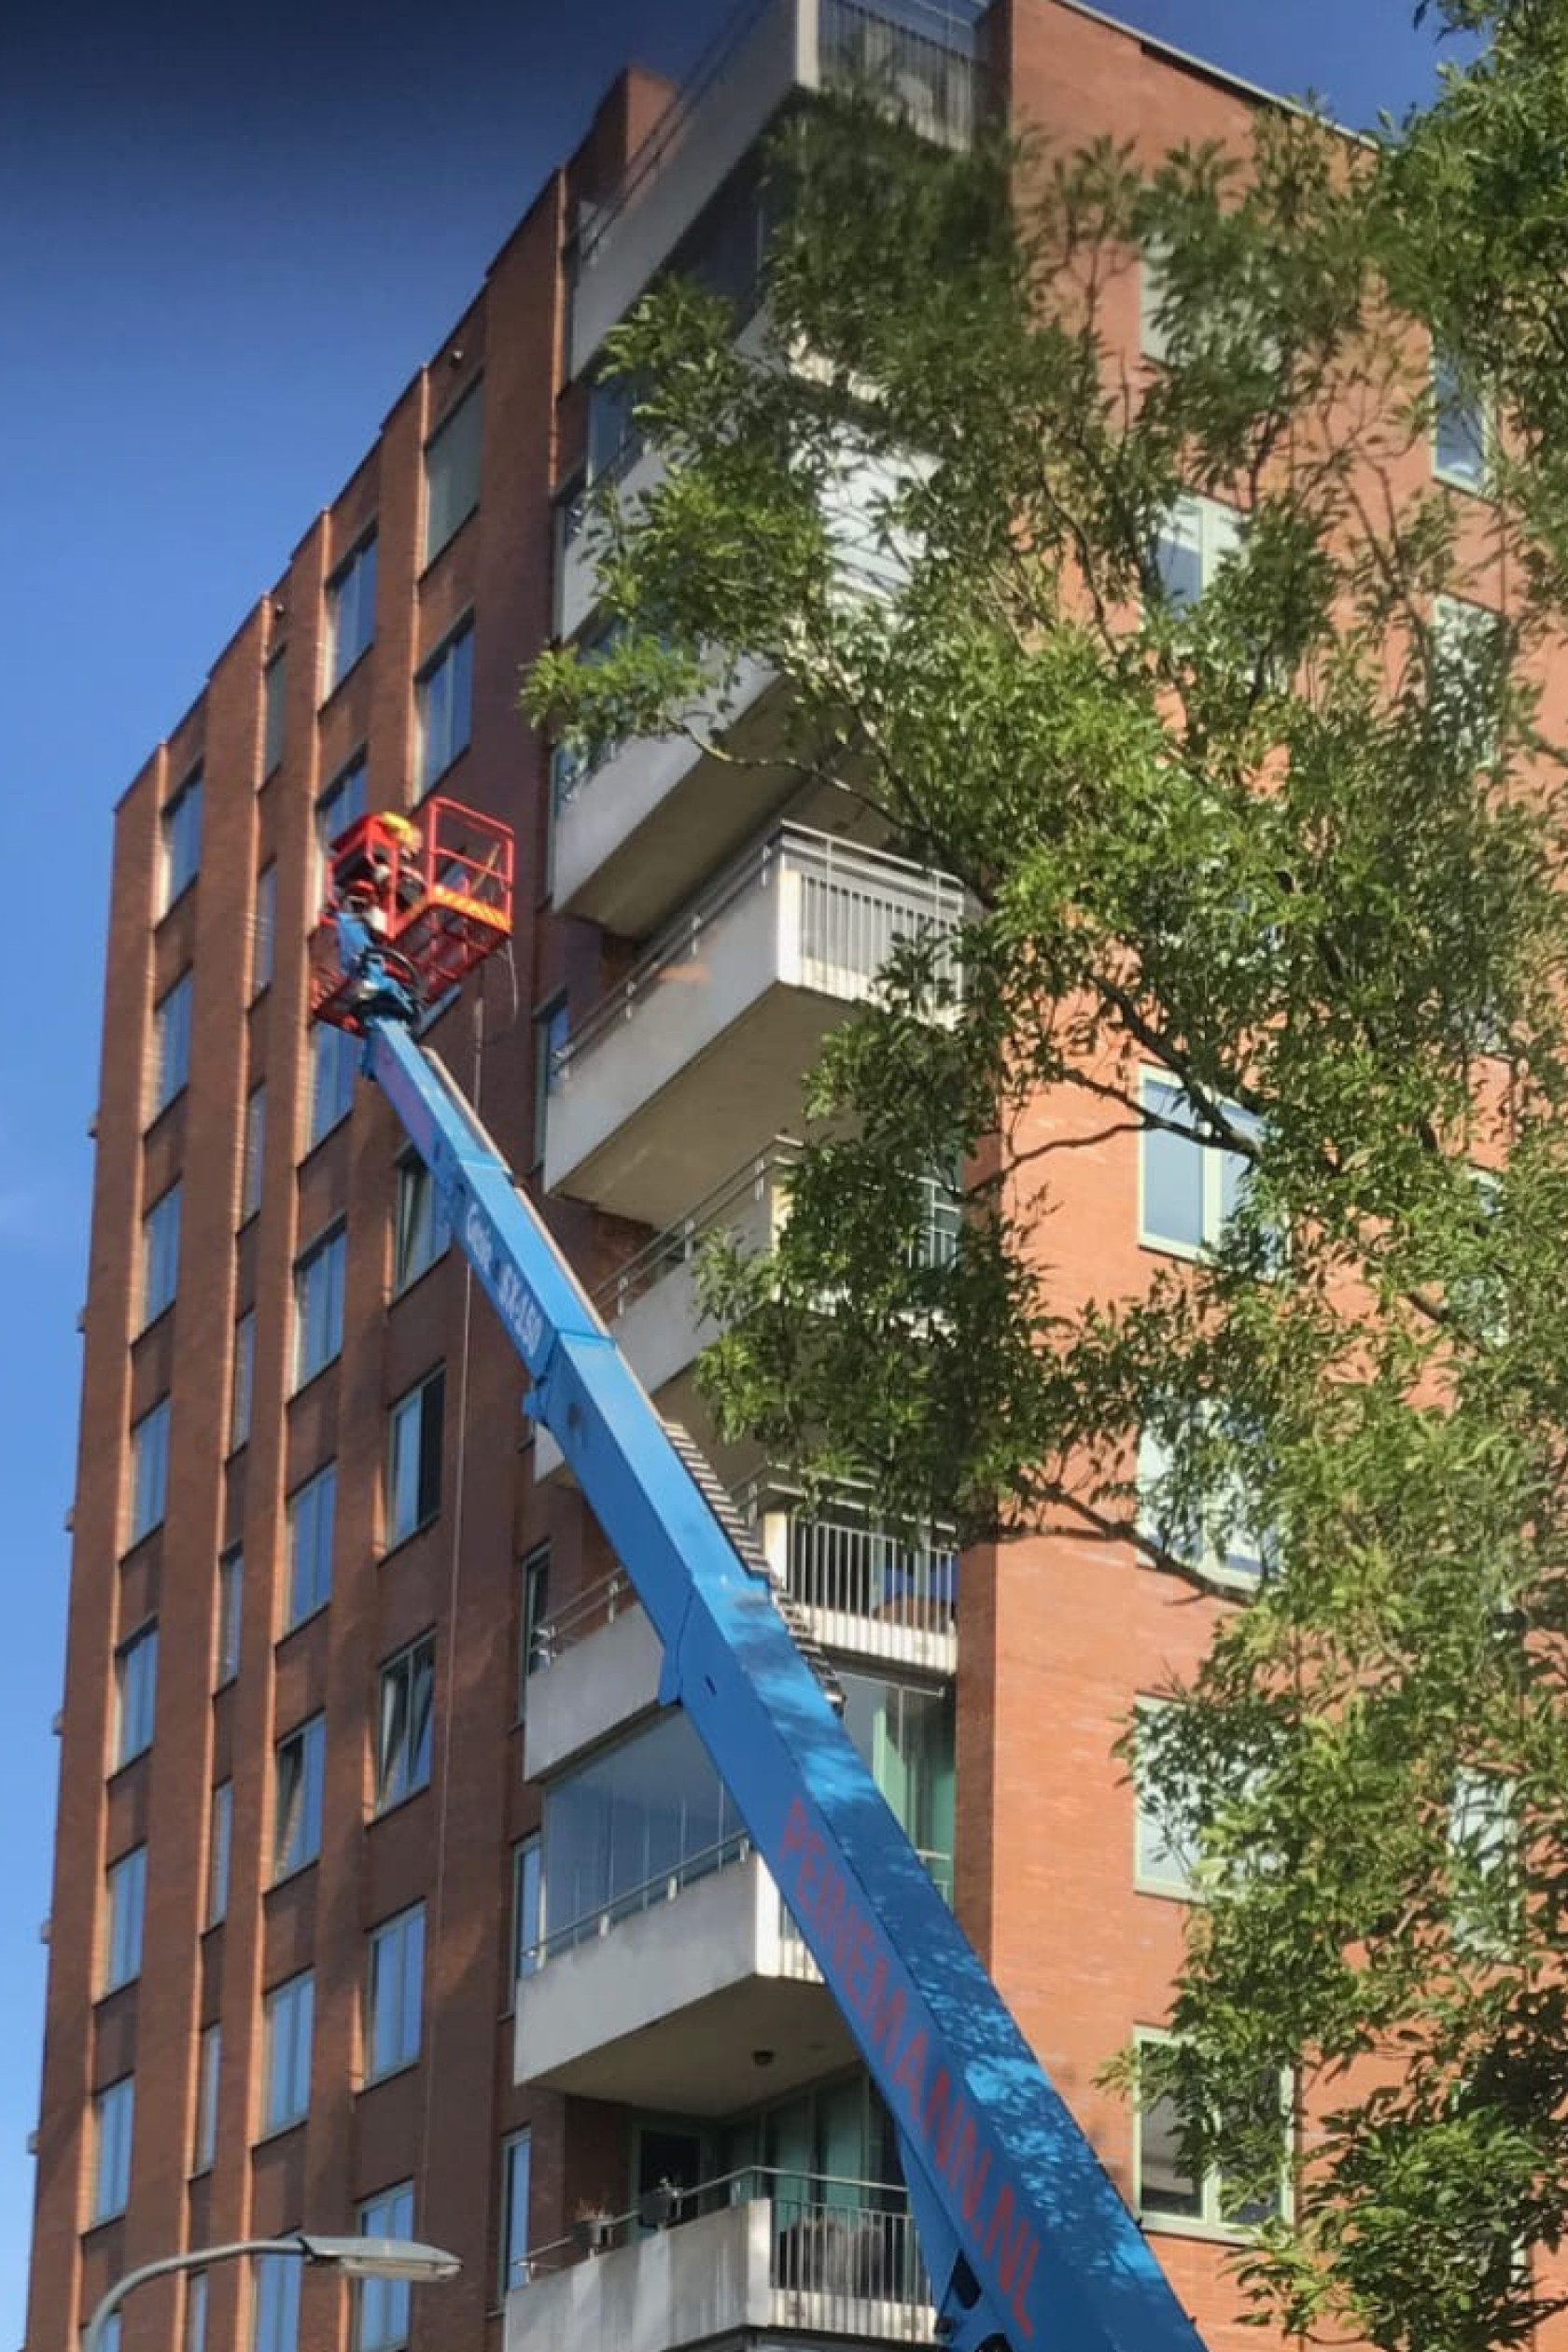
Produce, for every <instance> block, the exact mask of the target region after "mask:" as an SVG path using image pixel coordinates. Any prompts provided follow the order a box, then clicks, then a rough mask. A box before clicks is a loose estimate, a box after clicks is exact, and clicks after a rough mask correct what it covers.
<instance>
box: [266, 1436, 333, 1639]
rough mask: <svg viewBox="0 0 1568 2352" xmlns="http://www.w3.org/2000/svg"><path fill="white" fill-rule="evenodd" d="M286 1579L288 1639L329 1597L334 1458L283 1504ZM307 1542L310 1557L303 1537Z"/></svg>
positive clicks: (284, 1635) (284, 1634)
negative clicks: (306, 1535)
mask: <svg viewBox="0 0 1568 2352" xmlns="http://www.w3.org/2000/svg"><path fill="white" fill-rule="evenodd" d="M283 1507H284V1529H285V1536H286V1551H287V1581H286V1584H285V1587H284V1595H283V1609H284V1617H283V1631H282V1633H281V1634H280V1635H279V1637H278V1638H279V1639H280V1640H287V1637H288V1635H289V1634H290V1633H292V1632H293V1631H294V1630H295V1628H296V1627H297V1626H301V1625H306V1624H308V1623H309V1621H310V1619H311V1618H312V1617H316V1616H318V1615H319V1614H320V1612H321V1611H322V1610H323V1609H324V1608H325V1607H326V1606H327V1603H329V1601H330V1599H331V1598H332V1580H333V1579H332V1571H333V1567H334V1563H335V1555H336V1551H337V1537H338V1462H337V1456H336V1455H335V1454H333V1455H331V1456H329V1459H328V1460H327V1461H326V1462H323V1463H320V1464H318V1466H317V1467H316V1468H315V1470H313V1471H312V1472H311V1474H310V1476H309V1477H307V1478H301V1481H300V1483H299V1485H298V1486H297V1487H295V1488H293V1489H292V1490H291V1491H290V1492H289V1494H288V1496H287V1499H286V1501H285V1503H284V1506H283ZM303 1533H309V1535H310V1538H311V1541H310V1546H309V1552H308V1557H307V1554H306V1552H305V1550H304V1549H303V1548H302V1547H301V1535H302V1534H303Z"/></svg>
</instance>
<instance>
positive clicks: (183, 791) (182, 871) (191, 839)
mask: <svg viewBox="0 0 1568 2352" xmlns="http://www.w3.org/2000/svg"><path fill="white" fill-rule="evenodd" d="M158 830H159V847H160V850H161V857H162V894H161V903H160V912H161V913H163V914H167V912H168V910H169V908H170V907H171V906H173V904H174V903H175V900H176V899H177V898H178V897H180V896H181V894H182V893H183V892H184V891H185V890H187V889H189V887H190V885H191V883H192V882H194V881H195V879H196V869H197V867H198V866H199V865H200V863H201V861H202V771H201V769H200V768H198V769H197V770H196V773H195V774H194V776H192V777H189V778H188V779H187V781H186V782H185V783H184V784H182V785H181V786H180V789H179V791H177V792H176V793H175V796H174V798H173V799H172V800H168V801H165V802H164V804H163V809H162V813H161V816H160V818H159V820H158Z"/></svg>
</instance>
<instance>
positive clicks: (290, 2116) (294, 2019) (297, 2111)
mask: <svg viewBox="0 0 1568 2352" xmlns="http://www.w3.org/2000/svg"><path fill="white" fill-rule="evenodd" d="M264 2023H265V2027H266V2054H265V2057H264V2058H263V2060H262V2108H261V2129H262V2131H263V2132H283V2131H287V2129H288V2126H289V2125H290V2124H291V2123H298V2122H299V2121H300V2120H301V2117H302V2116H304V2115H306V2114H308V2113H309V2111H310V2070H311V2032H312V2027H313V2025H314V2023H315V1977H314V1976H313V1975H312V1973H311V1971H310V1969H309V1968H305V1969H302V1970H301V1973H300V1975H298V1976H295V1977H290V1978H289V1979H288V1981H287V1983H286V1984H278V1985H274V1986H273V1990H272V1991H271V1992H270V1993H269V1994H268V1995H267V1997H266V2002H265V2004H264Z"/></svg>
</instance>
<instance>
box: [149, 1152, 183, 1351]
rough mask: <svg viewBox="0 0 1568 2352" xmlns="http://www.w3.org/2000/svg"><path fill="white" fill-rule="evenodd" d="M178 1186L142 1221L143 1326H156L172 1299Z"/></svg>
mask: <svg viewBox="0 0 1568 2352" xmlns="http://www.w3.org/2000/svg"><path fill="white" fill-rule="evenodd" d="M179 1237H180V1187H179V1185H178V1184H177V1183H176V1184H171V1185H170V1186H169V1189H168V1191H167V1192H166V1193H164V1194H163V1195H162V1196H161V1197H160V1198H159V1199H157V1200H155V1201H154V1202H153V1204H152V1207H151V1208H150V1209H149V1210H148V1211H147V1215H146V1216H145V1217H144V1218H143V1219H142V1323H143V1324H144V1326H145V1325H146V1324H147V1323H155V1322H156V1321H157V1319H158V1317H159V1316H160V1315H161V1313H162V1312H163V1309H164V1308H165V1307H167V1306H168V1305H169V1304H170V1303H171V1301H172V1300H173V1298H174V1295H175V1280H176V1278H177V1276H178V1273H179Z"/></svg>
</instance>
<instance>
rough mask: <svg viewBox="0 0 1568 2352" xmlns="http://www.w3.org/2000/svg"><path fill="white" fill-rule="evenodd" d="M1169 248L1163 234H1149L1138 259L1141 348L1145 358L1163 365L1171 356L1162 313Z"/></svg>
mask: <svg viewBox="0 0 1568 2352" xmlns="http://www.w3.org/2000/svg"><path fill="white" fill-rule="evenodd" d="M1169 252H1170V247H1169V244H1168V242H1167V241H1166V239H1165V238H1163V237H1150V238H1149V240H1148V241H1147V243H1146V244H1145V245H1144V247H1143V250H1142V252H1141V255H1140V256H1139V261H1138V347H1139V349H1140V350H1141V353H1142V354H1143V357H1144V358H1145V359H1153V360H1155V362H1156V363H1157V364H1158V365H1159V366H1160V367H1164V365H1165V364H1166V362H1167V360H1168V359H1169V357H1170V337H1169V334H1168V333H1167V331H1166V328H1165V323H1164V321H1163V319H1162V318H1161V315H1160V314H1161V312H1162V311H1163V309H1164V308H1165V301H1166V294H1167V290H1168V287H1167V280H1168V275H1169V261H1168V257H1169Z"/></svg>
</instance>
